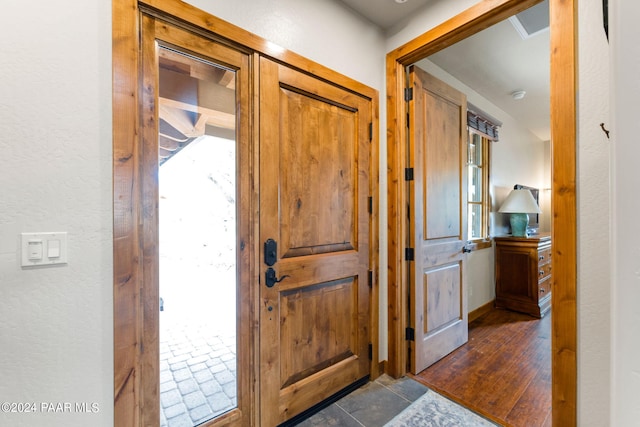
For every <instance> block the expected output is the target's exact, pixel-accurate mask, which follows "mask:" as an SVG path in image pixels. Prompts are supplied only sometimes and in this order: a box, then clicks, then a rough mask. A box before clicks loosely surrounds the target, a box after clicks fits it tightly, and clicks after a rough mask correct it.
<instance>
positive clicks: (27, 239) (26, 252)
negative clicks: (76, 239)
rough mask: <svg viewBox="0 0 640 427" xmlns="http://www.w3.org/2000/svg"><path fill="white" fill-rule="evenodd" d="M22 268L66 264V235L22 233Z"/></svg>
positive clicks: (59, 233)
mask: <svg viewBox="0 0 640 427" xmlns="http://www.w3.org/2000/svg"><path fill="white" fill-rule="evenodd" d="M21 236H22V245H21V249H22V257H21V259H22V263H21V265H22V266H23V267H37V266H44V265H53V264H66V263H67V233H66V232H53V233H48V232H47V233H22V235H21Z"/></svg>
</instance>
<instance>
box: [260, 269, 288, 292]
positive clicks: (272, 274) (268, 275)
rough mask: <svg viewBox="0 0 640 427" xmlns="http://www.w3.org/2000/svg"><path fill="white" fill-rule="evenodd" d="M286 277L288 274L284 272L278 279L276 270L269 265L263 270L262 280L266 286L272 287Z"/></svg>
mask: <svg viewBox="0 0 640 427" xmlns="http://www.w3.org/2000/svg"><path fill="white" fill-rule="evenodd" d="M287 277H289V275H288V274H285V275H284V276H282V277H281V278H279V279H278V277H277V276H276V271H275V270H274V269H273V268H271V267H269V268H267V271H265V272H264V282H265V284H266V285H267V288H272V287H273V286H274V285H275V284H276V283H280V282H282V281H283V280H284V279H286V278H287Z"/></svg>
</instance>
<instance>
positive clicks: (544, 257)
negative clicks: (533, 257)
mask: <svg viewBox="0 0 640 427" xmlns="http://www.w3.org/2000/svg"><path fill="white" fill-rule="evenodd" d="M548 262H551V248H545V249H540V250H539V251H538V265H542V264H546V263H548Z"/></svg>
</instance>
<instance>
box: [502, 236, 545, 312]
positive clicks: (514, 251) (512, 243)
mask: <svg viewBox="0 0 640 427" xmlns="http://www.w3.org/2000/svg"><path fill="white" fill-rule="evenodd" d="M494 240H495V242H496V254H495V255H496V307H501V308H507V309H509V310H514V311H519V312H522V313H527V314H530V315H532V316H535V317H542V316H544V315H545V314H546V313H547V312H548V311H549V309H550V308H551V235H550V234H549V233H541V234H538V235H535V236H529V237H512V236H502V237H495V238H494Z"/></svg>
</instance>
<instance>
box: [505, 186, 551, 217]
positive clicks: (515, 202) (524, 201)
mask: <svg viewBox="0 0 640 427" xmlns="http://www.w3.org/2000/svg"><path fill="white" fill-rule="evenodd" d="M498 212H500V213H536V214H539V213H541V211H540V207H538V204H537V203H536V199H534V198H533V195H532V194H531V192H530V191H529V190H526V189H523V190H512V191H511V193H509V196H508V197H507V199H506V200H505V201H504V202H503V203H502V206H500V210H499V211H498Z"/></svg>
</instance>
